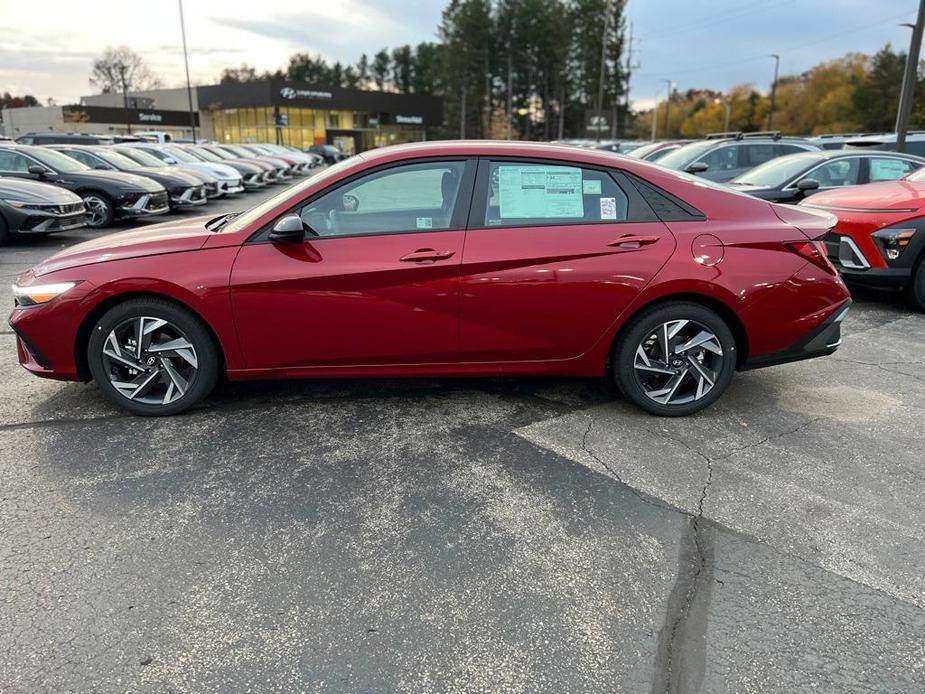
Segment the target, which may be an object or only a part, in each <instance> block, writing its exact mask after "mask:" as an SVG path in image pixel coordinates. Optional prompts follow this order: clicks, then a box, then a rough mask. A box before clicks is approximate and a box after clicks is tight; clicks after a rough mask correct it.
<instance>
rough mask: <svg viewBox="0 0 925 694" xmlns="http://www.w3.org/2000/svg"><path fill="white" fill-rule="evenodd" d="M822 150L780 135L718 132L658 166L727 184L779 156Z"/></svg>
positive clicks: (772, 133)
mask: <svg viewBox="0 0 925 694" xmlns="http://www.w3.org/2000/svg"><path fill="white" fill-rule="evenodd" d="M819 149H820V148H819V147H817V146H816V145H814V144H812V143H810V142H808V141H806V140H804V139H802V138H798V137H782V136H781V134H780V133H779V132H756V133H740V132H735V133H714V134H712V135H707V137H706V139H704V140H698V141H697V142H691V143H690V144H689V145H684V146H683V147H679V148H678V149H676V150H674V151H673V152H669V153H668V154H666V155H665V156H664V157H662V158H661V159H659V160H658V162H657V163H658V164H660V165H661V166H666V167H668V168H669V169H675V170H676V171H685V172H687V173H691V174H696V175H697V176H702V177H703V178H708V179H710V180H711V181H717V182H719V183H725V182H726V181H731V180H732V179H733V178H735V177H736V176H739V175H741V174H743V173H745V172H746V171H748V170H749V169H753V168H754V167H756V166H758V165H759V164H764V163H765V162H767V161H771V160H772V159H776V158H777V157H783V156H785V155H787V154H797V153H799V152H817V151H819Z"/></svg>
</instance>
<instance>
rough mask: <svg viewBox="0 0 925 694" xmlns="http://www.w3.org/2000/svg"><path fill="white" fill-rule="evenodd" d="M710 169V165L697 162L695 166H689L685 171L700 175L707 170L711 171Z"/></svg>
mask: <svg viewBox="0 0 925 694" xmlns="http://www.w3.org/2000/svg"><path fill="white" fill-rule="evenodd" d="M709 168H710V166H709V165H708V164H706V163H705V162H702V161H695V162H694V163H693V164H691V165H690V166H688V167H687V169H685V170H686V171H687V173H692V174H699V173H703V172H704V171H706V170H707V169H709Z"/></svg>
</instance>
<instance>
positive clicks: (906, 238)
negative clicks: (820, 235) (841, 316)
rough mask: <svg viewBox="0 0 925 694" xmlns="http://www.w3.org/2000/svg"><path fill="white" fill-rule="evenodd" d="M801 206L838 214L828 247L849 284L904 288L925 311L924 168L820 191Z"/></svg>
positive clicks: (830, 254) (827, 239)
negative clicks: (897, 176)
mask: <svg viewBox="0 0 925 694" xmlns="http://www.w3.org/2000/svg"><path fill="white" fill-rule="evenodd" d="M801 205H804V206H806V207H810V208H815V209H819V210H824V211H826V212H831V213H832V214H834V215H835V216H836V217H838V224H837V225H836V227H835V228H834V229H833V230H832V232H831V233H830V234H829V235H828V236H827V237H826V245H827V246H828V254H829V258H831V259H832V262H834V263H835V265H836V266H837V267H838V269H839V270H840V271H841V274H842V276H843V277H844V278H845V281H847V282H848V284H851V285H857V286H866V287H873V288H883V289H904V290H905V291H906V293H907V295H908V296H909V299H911V301H912V302H913V304H914V305H915V306H917V307H918V308H919V309H920V310H922V311H925V169H921V170H919V171H916V172H915V173H912V174H910V175H909V176H908V177H907V178H905V179H902V180H899V181H885V182H883V183H870V184H867V185H863V186H849V187H847V188H842V189H836V190H828V191H823V192H821V193H817V194H816V195H814V196H812V197H811V198H810V199H808V200H807V201H806V202H803V203H801Z"/></svg>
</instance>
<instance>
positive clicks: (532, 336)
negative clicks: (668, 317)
mask: <svg viewBox="0 0 925 694" xmlns="http://www.w3.org/2000/svg"><path fill="white" fill-rule="evenodd" d="M674 247H675V240H674V237H673V236H672V234H671V232H670V231H669V230H668V228H667V227H666V226H665V225H664V224H663V223H662V222H660V221H658V219H657V218H656V217H655V215H654V214H653V213H652V211H651V209H650V208H649V207H648V206H647V205H646V204H645V202H644V201H643V200H642V198H641V196H640V195H639V193H638V192H637V191H636V189H635V188H634V187H633V186H632V184H631V183H630V182H629V180H628V179H627V178H626V177H625V176H623V175H622V174H619V173H614V172H611V171H608V170H607V169H603V168H594V167H587V166H575V165H570V164H568V163H567V162H557V161H552V162H549V161H542V160H531V159H496V160H488V159H483V160H482V161H481V162H480V164H479V174H478V179H477V181H476V187H475V193H474V196H473V203H472V211H471V213H470V217H469V229H468V231H467V233H466V247H465V252H464V254H463V267H462V288H461V289H462V291H461V296H460V354H461V359H462V360H464V361H471V362H498V361H531V360H553V359H556V360H558V359H569V358H573V357H577V356H579V355H580V354H582V353H584V352H586V351H587V350H589V349H590V348H591V347H592V346H593V345H594V344H595V343H596V342H597V340H599V339H600V338H601V337H602V336H603V335H604V333H605V332H606V330H607V329H608V327H609V326H610V325H611V324H612V323H613V321H614V320H615V319H616V318H617V316H618V315H619V314H620V313H621V312H622V311H623V310H624V309H625V308H626V307H627V306H628V305H629V303H630V302H631V301H632V300H633V299H634V298H635V297H636V295H637V294H638V293H639V292H640V290H641V289H642V288H643V287H644V286H645V285H646V284H647V283H648V282H649V280H650V279H651V278H652V277H653V276H654V275H655V273H656V272H658V270H659V269H660V268H661V267H662V266H663V265H664V264H665V262H666V261H667V259H668V258H669V256H670V255H671V253H672V251H673V250H674Z"/></svg>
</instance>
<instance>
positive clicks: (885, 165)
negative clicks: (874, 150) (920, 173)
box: [870, 157, 919, 183]
mask: <svg viewBox="0 0 925 694" xmlns="http://www.w3.org/2000/svg"><path fill="white" fill-rule="evenodd" d="M917 168H919V165H918V164H914V163H913V162H911V161H906V160H904V159H892V158H889V157H882V158H880V157H875V158H873V159H871V160H870V182H871V183H876V182H877V181H895V180H897V179H900V178H902V177H903V176H905V175H906V174H907V173H910V172H912V171H915V170H916V169H917Z"/></svg>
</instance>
